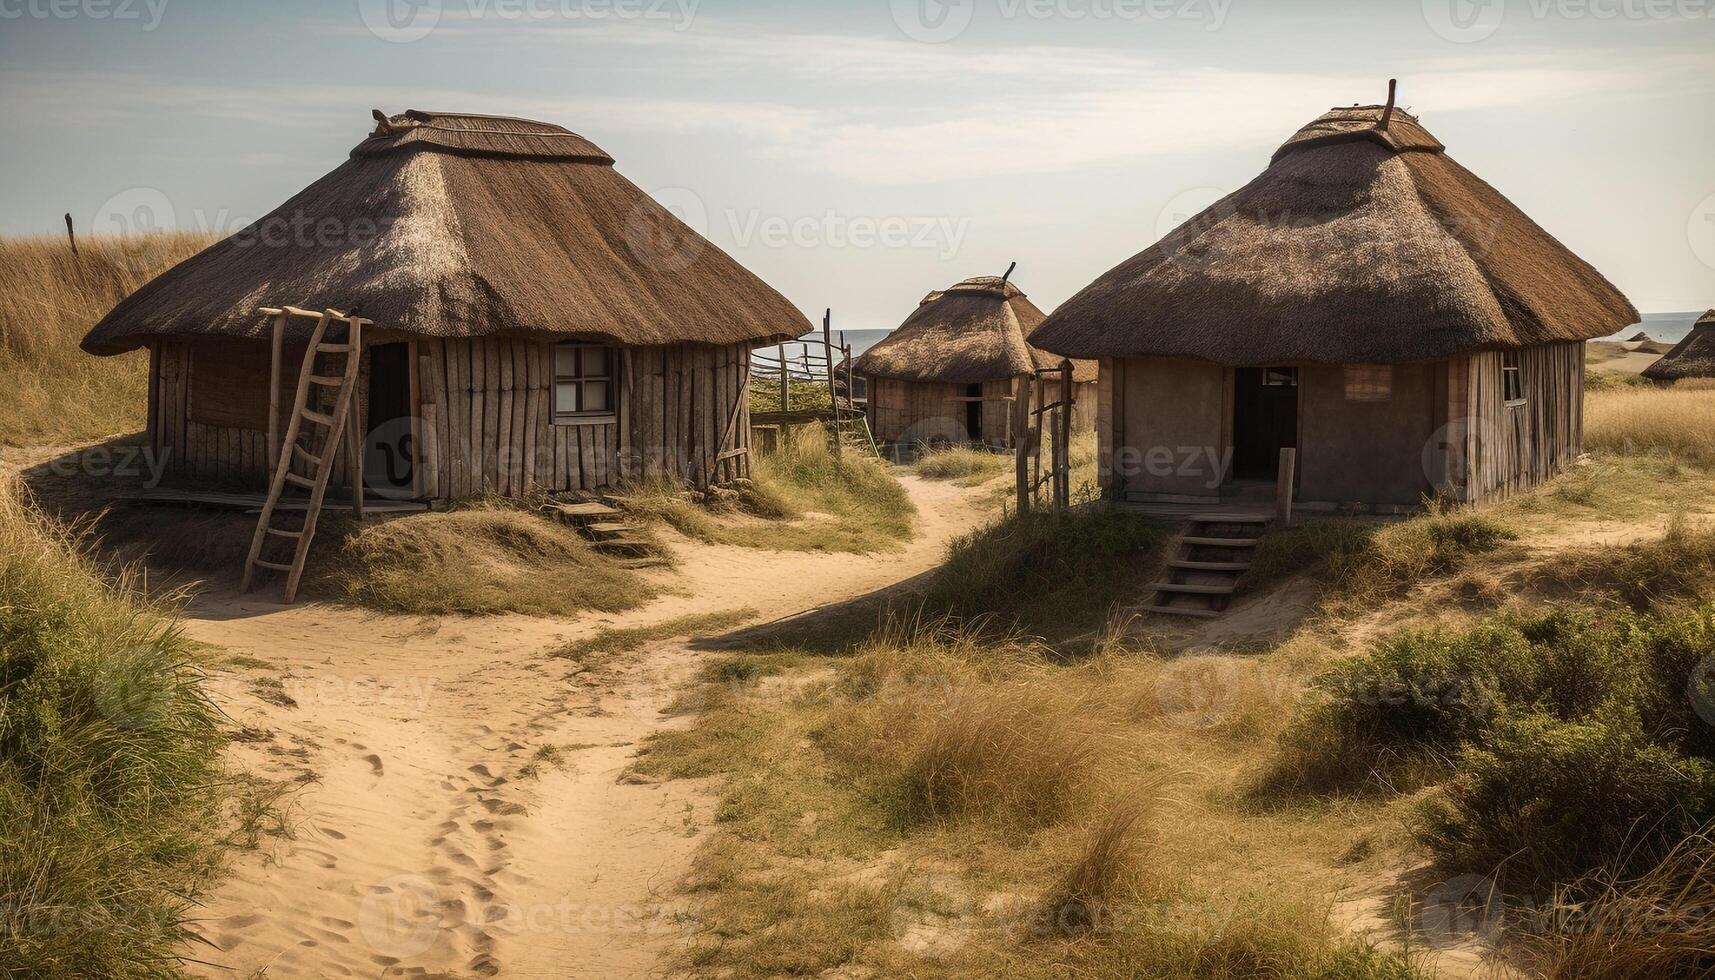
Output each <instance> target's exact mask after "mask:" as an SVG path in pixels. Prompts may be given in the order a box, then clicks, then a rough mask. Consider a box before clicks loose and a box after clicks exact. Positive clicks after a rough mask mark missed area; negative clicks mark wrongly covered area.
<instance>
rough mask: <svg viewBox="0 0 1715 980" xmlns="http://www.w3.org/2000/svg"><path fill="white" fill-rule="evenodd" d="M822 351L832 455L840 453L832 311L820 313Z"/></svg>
mask: <svg viewBox="0 0 1715 980" xmlns="http://www.w3.org/2000/svg"><path fill="white" fill-rule="evenodd" d="M822 353H823V354H824V355H826V357H827V368H828V408H829V409H830V410H831V411H832V412H833V418H834V428H833V430H832V431H831V432H829V433H828V435H829V436H830V437H831V438H832V439H833V443H834V455H835V456H838V455H840V410H839V409H840V407H839V404H838V403H837V402H836V401H835V398H836V396H835V393H834V311H833V310H831V309H830V310H828V311H827V312H826V313H824V314H822Z"/></svg>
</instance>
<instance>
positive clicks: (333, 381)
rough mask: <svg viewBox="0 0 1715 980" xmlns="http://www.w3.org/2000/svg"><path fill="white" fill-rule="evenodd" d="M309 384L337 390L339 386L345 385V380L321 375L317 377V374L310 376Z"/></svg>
mask: <svg viewBox="0 0 1715 980" xmlns="http://www.w3.org/2000/svg"><path fill="white" fill-rule="evenodd" d="M310 384H313V385H324V386H326V387H328V388H338V387H339V386H340V385H342V384H345V379H344V378H328V377H323V376H322V375H319V374H312V375H310Z"/></svg>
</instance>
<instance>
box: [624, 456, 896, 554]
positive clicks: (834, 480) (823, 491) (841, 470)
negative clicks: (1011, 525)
mask: <svg viewBox="0 0 1715 980" xmlns="http://www.w3.org/2000/svg"><path fill="white" fill-rule="evenodd" d="M754 476H755V479H754V480H753V481H752V482H751V483H749V484H748V485H742V486H741V487H740V488H739V489H738V490H737V491H736V492H732V493H730V494H727V493H721V494H717V495H714V496H711V497H710V498H707V499H705V500H703V501H700V502H699V501H693V500H692V499H690V498H689V496H688V495H686V494H685V493H684V492H683V491H681V490H680V489H679V488H677V487H672V486H666V485H660V486H655V487H639V488H635V489H634V490H633V492H632V494H631V495H630V496H629V497H627V499H626V508H627V509H628V510H629V511H631V512H632V513H635V514H637V515H639V516H641V517H645V518H650V519H654V520H659V521H662V522H663V523H666V524H668V525H671V526H672V527H673V528H675V529H676V530H678V531H679V532H680V533H681V534H684V535H686V536H688V537H692V538H695V539H697V540H699V541H705V542H708V543H709V544H725V545H736V546H738V547H741V548H767V549H772V550H777V551H837V552H853V553H862V552H871V551H887V550H890V549H894V548H897V547H899V545H900V544H901V543H902V542H904V541H907V540H909V539H910V537H911V521H912V518H913V517H914V516H915V514H916V507H915V506H914V505H913V504H912V503H911V498H910V496H909V495H907V494H906V492H905V488H904V487H902V486H900V485H899V481H898V480H895V479H894V478H893V475H892V474H890V473H889V472H888V471H887V467H886V465H885V464H883V463H882V462H881V461H879V460H876V459H873V458H866V457H862V456H858V455H855V454H853V453H844V454H836V453H835V452H834V451H833V450H832V449H831V448H830V447H829V445H828V440H827V436H826V435H825V434H824V432H823V431H822V430H821V429H820V428H818V427H815V426H800V427H799V428H797V429H796V430H794V431H793V435H792V438H791V439H790V440H788V441H787V442H786V444H785V445H783V446H781V447H780V449H779V451H778V452H775V453H772V454H769V455H766V456H760V457H758V458H757V460H756V463H755V470H754Z"/></svg>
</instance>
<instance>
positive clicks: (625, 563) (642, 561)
mask: <svg viewBox="0 0 1715 980" xmlns="http://www.w3.org/2000/svg"><path fill="white" fill-rule="evenodd" d="M615 564H617V565H618V566H619V567H620V568H629V569H633V570H635V569H639V568H666V567H667V559H665V558H658V557H640V558H621V559H619V560H618V561H616V562H615Z"/></svg>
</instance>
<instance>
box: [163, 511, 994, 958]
mask: <svg viewBox="0 0 1715 980" xmlns="http://www.w3.org/2000/svg"><path fill="white" fill-rule="evenodd" d="M904 482H905V483H906V486H907V487H908V489H909V490H910V492H911V495H912V497H913V499H914V500H915V501H916V502H917V505H918V508H919V511H920V518H919V530H918V534H917V537H916V538H915V540H914V541H913V542H912V543H911V545H910V546H909V547H908V548H907V549H906V550H905V551H903V552H896V553H893V554H886V555H870V556H851V555H818V554H800V553H774V552H757V551H749V550H744V549H735V548H715V547H707V546H701V545H693V544H688V543H686V544H682V545H681V546H680V549H681V551H682V552H683V553H682V559H683V568H682V570H681V571H680V572H679V573H676V574H669V575H668V576H667V577H668V580H669V581H670V582H671V584H672V585H674V586H675V587H677V588H679V589H681V590H684V591H685V592H687V593H689V595H686V596H679V597H673V598H668V599H664V600H661V601H658V602H656V603H654V604H652V605H650V606H649V607H647V608H645V609H643V610H639V611H638V612H637V613H635V614H630V615H626V616H621V617H592V618H590V619H588V620H585V621H579V622H571V621H556V620H543V619H533V618H528V617H519V616H503V617H488V618H480V619H455V618H445V619H433V618H429V619H418V618H412V617H397V616H382V615H375V614H369V613H363V612H358V611H354V610H350V609H343V608H336V607H330V606H321V605H309V604H306V605H299V606H294V607H284V606H281V605H279V604H277V603H275V602H272V601H270V599H269V598H267V597H266V596H265V594H263V593H256V594H252V595H249V596H242V597H240V596H235V595H233V594H231V593H214V594H209V595H205V596H203V597H201V598H199V599H198V600H196V601H195V602H194V603H193V605H192V606H191V607H190V608H189V609H188V610H187V613H186V618H185V628H186V630H187V632H188V633H189V634H190V635H191V636H192V637H194V638H196V639H198V640H202V641H205V642H207V643H211V644H215V645H217V646H219V647H221V648H222V649H223V651H224V653H223V656H225V657H238V658H253V660H254V662H253V661H252V660H251V659H241V660H240V662H239V663H237V664H232V665H228V666H224V667H222V668H221V669H220V670H219V671H218V672H217V673H216V674H215V676H214V678H213V681H214V684H213V687H214V692H215V697H216V698H217V700H218V701H220V703H221V704H222V706H223V707H224V708H225V709H226V710H227V711H228V712H229V713H230V714H231V715H232V716H233V717H234V718H235V719H236V720H237V721H238V722H239V723H240V724H242V725H244V726H246V728H247V730H248V731H247V732H246V736H247V737H248V738H249V739H251V740H249V741H242V742H239V743H237V744H235V746H234V750H233V753H234V757H235V761H236V762H237V763H238V765H240V766H241V767H242V768H244V769H246V770H248V771H250V772H253V773H256V774H257V775H260V776H263V777H265V778H269V779H274V780H300V781H302V782H303V785H302V788H301V789H295V790H294V791H293V792H292V794H291V795H290V796H289V797H288V798H287V799H288V800H289V801H290V802H289V807H288V810H289V813H290V817H291V821H292V825H293V832H294V836H293V837H292V838H290V839H287V840H274V841H270V842H268V843H265V844H264V845H263V847H262V848H261V849H260V850H259V851H257V852H253V853H244V854H240V855H239V856H238V858H237V859H236V860H235V867H234V868H233V872H232V874H231V875H230V876H228V877H227V878H226V879H224V880H223V881H222V882H221V883H220V885H219V886H218V887H217V889H216V890H215V891H214V892H213V893H212V894H211V895H208V896H204V905H203V908H202V909H201V910H199V913H198V914H197V915H196V916H195V918H196V920H197V921H196V923H195V928H196V930H197V932H198V933H199V934H200V935H202V936H203V937H204V938H206V939H207V940H208V941H209V943H210V944H211V946H203V947H199V948H197V949H194V950H192V951H191V955H193V956H195V957H196V958H197V959H199V960H203V961H206V965H203V966H199V967H196V969H198V970H200V971H201V972H203V973H205V974H206V975H209V976H222V977H232V976H239V977H244V976H249V975H252V974H254V973H256V972H257V971H259V970H265V971H266V973H265V975H266V976H268V977H299V976H317V977H320V976H440V975H453V976H494V975H503V976H520V977H533V976H540V977H583V976H590V977H595V976H601V977H610V976H640V975H648V974H649V973H651V972H652V970H653V969H654V967H655V963H656V961H657V958H658V957H659V955H660V953H661V952H662V951H663V950H664V949H667V948H669V947H670V946H671V944H672V943H673V941H674V940H675V937H676V936H677V935H678V931H679V926H678V924H677V922H676V918H675V914H674V913H675V908H674V904H673V903H674V899H673V885H674V883H675V882H676V880H677V879H678V878H679V876H680V875H681V874H682V873H683V872H684V870H685V869H686V867H687V864H688V861H689V859H690V856H691V853H692V851H693V850H694V848H695V846H696V844H697V833H698V830H699V828H700V827H702V826H703V825H705V824H706V823H707V822H708V820H709V818H710V814H709V810H710V806H711V803H712V797H711V796H710V794H709V789H710V788H709V787H706V786H703V785H700V784H698V783H695V782H688V781H675V782H672V783H669V784H665V785H652V784H649V783H648V782H646V781H642V780H638V779H636V778H635V777H630V776H627V775H626V771H627V767H628V766H629V765H630V763H631V760H632V758H633V756H634V754H635V752H636V750H637V747H638V745H639V743H640V742H641V741H642V740H644V739H645V738H647V737H648V736H649V735H650V734H651V733H653V732H656V731H659V730H661V729H662V728H664V727H666V726H667V725H670V724H683V723H686V721H687V719H676V720H675V719H665V718H663V717H662V715H661V709H662V708H663V707H665V706H666V705H667V704H668V703H669V702H670V701H671V699H672V698H673V696H674V694H675V693H676V689H677V688H678V687H680V686H681V685H682V684H683V683H684V682H685V681H686V680H687V679H688V678H689V677H690V676H691V675H692V673H693V672H694V671H695V669H696V666H697V662H698V658H699V654H697V653H695V652H694V651H692V650H690V649H689V648H688V646H687V645H686V644H685V643H684V642H682V641H674V642H667V643H661V644H656V645H654V646H652V647H650V648H647V649H645V650H643V651H640V652H639V653H637V654H634V655H627V656H622V657H617V658H614V659H613V661H612V662H609V663H603V664H600V665H597V666H595V667H593V668H590V669H582V668H580V667H578V666H577V665H574V664H573V663H572V662H571V661H568V660H563V659H554V658H551V657H549V656H548V651H549V650H551V649H553V648H554V647H555V646H557V645H558V644H560V643H562V642H564V641H565V640H568V639H572V638H574V637H577V636H579V635H583V634H586V633H589V632H593V631H594V630H595V629H597V628H599V627H601V626H629V625H640V624H645V623H650V622H655V621H659V620H663V619H668V618H672V617H675V616H682V615H686V614H687V613H696V612H714V611H724V610H729V609H736V608H745V607H749V608H753V609H756V610H757V611H758V612H759V613H760V617H761V618H773V617H777V616H784V615H789V614H792V613H796V612H800V611H803V610H805V609H809V608H813V607H815V606H817V605H821V604H824V603H827V602H832V601H836V600H839V599H843V598H847V597H850V596H855V595H862V594H865V593H867V592H870V591H873V590H874V589H877V588H881V587H884V586H886V585H888V584H891V583H893V582H897V581H900V580H902V579H905V578H909V577H910V576H912V575H915V574H918V573H920V572H922V571H924V570H926V569H928V568H930V567H932V566H933V565H934V564H936V563H937V562H938V561H939V560H940V558H941V556H942V553H943V550H944V548H945V545H946V543H947V541H948V540H949V539H950V538H951V537H952V536H953V535H955V534H957V533H960V532H962V531H964V530H966V529H968V528H969V527H971V526H972V525H974V524H975V523H976V522H977V521H978V520H979V513H980V512H979V510H978V508H976V507H974V506H973V505H972V504H971V503H970V502H969V501H968V500H967V498H968V496H969V494H968V492H966V491H961V490H958V489H957V488H954V487H951V486H949V485H947V484H937V483H926V482H921V481H917V480H915V479H911V478H907V479H906V480H905V481H904ZM550 745H551V746H556V747H558V748H559V749H560V750H561V752H562V758H563V764H559V765H555V764H550V763H545V762H540V761H537V763H536V767H535V768H536V769H537V770H538V771H537V772H534V773H532V772H531V771H529V770H527V769H526V766H528V765H529V764H530V763H531V762H532V761H533V756H534V754H535V753H536V752H537V751H538V750H539V749H541V748H542V747H544V746H550Z"/></svg>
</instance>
